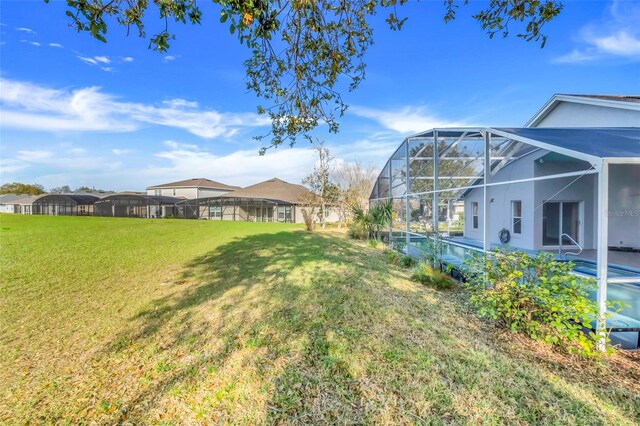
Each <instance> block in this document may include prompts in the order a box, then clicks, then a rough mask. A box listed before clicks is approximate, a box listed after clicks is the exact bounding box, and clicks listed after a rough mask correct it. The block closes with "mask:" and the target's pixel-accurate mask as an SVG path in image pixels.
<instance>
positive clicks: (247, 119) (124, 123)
mask: <svg viewBox="0 0 640 426" xmlns="http://www.w3.org/2000/svg"><path fill="white" fill-rule="evenodd" d="M0 89H1V90H0V107H1V108H2V114H1V115H0V125H1V126H3V127H10V128H20V129H27V130H38V131H49V132H60V131H105V132H131V131H134V130H137V129H139V128H140V127H142V126H143V125H149V124H155V125H159V126H167V127H174V128H178V129H183V130H185V131H187V132H189V133H191V134H194V135H196V136H200V137H202V138H207V139H213V138H218V137H230V136H232V135H234V134H235V133H236V132H237V131H238V130H240V129H243V128H248V127H261V126H265V125H268V124H269V120H268V118H265V117H261V116H259V115H257V114H253V113H225V112H218V111H215V110H207V109H195V108H189V109H185V108H184V107H180V106H167V105H164V106H155V105H149V104H142V103H135V102H122V101H119V100H117V98H116V97H115V96H113V95H110V94H105V93H102V92H101V91H100V88H98V87H85V88H81V89H76V90H55V89H49V88H46V87H42V86H38V85H35V84H31V83H25V82H19V81H14V80H6V79H2V78H0Z"/></svg>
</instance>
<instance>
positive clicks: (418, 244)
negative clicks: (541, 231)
mask: <svg viewBox="0 0 640 426" xmlns="http://www.w3.org/2000/svg"><path fill="white" fill-rule="evenodd" d="M398 240H399V241H404V236H403V238H402V240H400V239H398ZM442 246H443V248H442V256H443V260H444V261H445V262H446V263H448V264H450V265H452V266H454V267H459V266H461V265H462V263H463V262H464V260H465V259H467V258H469V257H471V256H472V255H473V253H474V252H478V248H479V247H477V246H476V245H470V244H469V245H466V244H463V243H460V242H456V243H450V242H447V241H443V244H442ZM429 248H430V244H429V241H428V240H427V238H426V237H417V236H415V237H414V236H412V237H411V238H410V247H409V254H411V255H413V256H416V257H419V256H420V254H421V253H424V251H426V250H428V249H429ZM531 254H533V253H531ZM572 261H573V263H574V264H575V266H574V268H573V269H574V271H575V272H576V273H579V274H583V275H587V276H591V277H594V278H595V277H596V275H597V270H596V263H595V262H592V261H587V260H572ZM608 271H609V277H611V278H625V277H629V278H631V277H632V278H638V277H640V271H636V270H633V269H631V268H625V267H619V266H616V265H609V268H608ZM590 296H591V298H592V300H595V299H596V291H595V290H593V291H591V292H590ZM607 300H619V301H621V302H624V304H625V307H624V308H623V309H622V311H620V315H624V316H627V317H629V318H632V319H635V320H640V284H633V283H626V284H625V283H610V284H609V285H608V286H607Z"/></svg>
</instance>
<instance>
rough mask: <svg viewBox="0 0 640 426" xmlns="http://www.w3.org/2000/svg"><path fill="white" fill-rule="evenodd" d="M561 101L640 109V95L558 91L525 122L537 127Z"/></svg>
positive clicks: (527, 124) (526, 125) (527, 125)
mask: <svg viewBox="0 0 640 426" xmlns="http://www.w3.org/2000/svg"><path fill="white" fill-rule="evenodd" d="M561 102H569V103H576V104H585V105H594V106H604V107H609V108H618V109H625V110H633V111H640V95H571V94H562V93H557V94H555V95H553V96H552V97H551V99H549V100H548V101H547V103H546V104H544V106H543V107H542V108H540V110H539V111H538V112H537V113H536V114H535V115H534V116H533V117H532V118H531V119H530V120H529V121H527V123H526V124H525V127H535V126H537V125H538V124H539V123H540V122H542V120H544V119H545V117H546V116H547V115H549V114H550V113H551V111H553V110H554V109H555V108H556V107H557V106H558V105H559V104H560V103H561Z"/></svg>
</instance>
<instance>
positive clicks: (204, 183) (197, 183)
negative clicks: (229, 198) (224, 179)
mask: <svg viewBox="0 0 640 426" xmlns="http://www.w3.org/2000/svg"><path fill="white" fill-rule="evenodd" d="M162 188H209V189H226V190H229V191H233V190H234V189H239V188H240V187H239V186H233V185H227V184H224V183H221V182H216V181H215V180H211V179H206V178H194V179H187V180H181V181H178V182H171V183H163V184H162V185H154V186H149V187H147V189H162Z"/></svg>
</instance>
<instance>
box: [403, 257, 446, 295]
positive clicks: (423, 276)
mask: <svg viewBox="0 0 640 426" xmlns="http://www.w3.org/2000/svg"><path fill="white" fill-rule="evenodd" d="M411 279H412V280H414V281H417V282H419V283H420V284H424V285H426V286H429V287H434V288H437V289H438V290H446V289H449V288H451V286H452V285H453V281H452V279H451V278H449V276H448V275H447V274H445V273H444V272H441V271H438V270H437V269H433V268H432V267H431V266H430V265H428V264H426V263H419V264H418V265H417V266H416V267H415V268H414V269H413V271H412V273H411Z"/></svg>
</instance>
